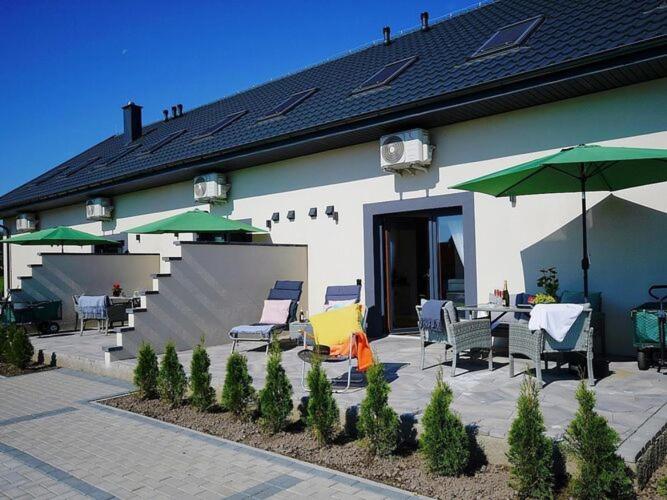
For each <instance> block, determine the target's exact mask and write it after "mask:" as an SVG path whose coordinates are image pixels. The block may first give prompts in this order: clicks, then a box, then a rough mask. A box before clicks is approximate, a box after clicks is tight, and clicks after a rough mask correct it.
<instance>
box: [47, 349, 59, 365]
mask: <svg viewBox="0 0 667 500" xmlns="http://www.w3.org/2000/svg"><path fill="white" fill-rule="evenodd" d="M57 363H58V360H57V358H56V353H55V352H52V353H51V360H50V361H49V366H50V367H51V368H55V367H56V365H57Z"/></svg>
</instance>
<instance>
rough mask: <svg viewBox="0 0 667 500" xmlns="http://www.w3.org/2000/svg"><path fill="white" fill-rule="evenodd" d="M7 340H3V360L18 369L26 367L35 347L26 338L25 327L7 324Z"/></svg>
mask: <svg viewBox="0 0 667 500" xmlns="http://www.w3.org/2000/svg"><path fill="white" fill-rule="evenodd" d="M6 331H7V340H6V341H5V353H4V357H5V361H6V362H7V363H9V364H10V365H14V366H15V367H16V368H18V369H20V370H24V369H25V368H27V367H28V365H29V364H30V362H31V361H32V356H33V354H35V349H34V348H33V346H32V343H31V342H30V339H29V338H28V333H27V332H26V331H25V329H23V328H21V327H19V326H16V325H9V326H7V330H6Z"/></svg>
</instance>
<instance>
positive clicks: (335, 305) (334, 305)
mask: <svg viewBox="0 0 667 500" xmlns="http://www.w3.org/2000/svg"><path fill="white" fill-rule="evenodd" d="M356 303H357V301H356V300H354V299H350V300H330V301H329V303H328V304H324V310H325V311H329V310H331V309H339V308H341V307H347V306H351V305H352V304H356Z"/></svg>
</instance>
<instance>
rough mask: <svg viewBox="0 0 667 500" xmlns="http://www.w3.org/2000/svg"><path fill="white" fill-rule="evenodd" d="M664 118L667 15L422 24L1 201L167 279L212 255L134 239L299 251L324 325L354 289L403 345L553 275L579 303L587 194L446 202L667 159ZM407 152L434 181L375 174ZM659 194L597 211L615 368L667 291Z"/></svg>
mask: <svg viewBox="0 0 667 500" xmlns="http://www.w3.org/2000/svg"><path fill="white" fill-rule="evenodd" d="M665 109H667V7H666V6H665V3H664V2H662V1H661V0H641V1H633V2H627V1H624V0H610V1H602V0H599V1H595V0H593V1H587V2H581V1H578V0H563V1H558V2H556V1H546V0H521V1H509V0H498V1H496V2H490V3H487V4H485V5H483V6H481V7H478V8H475V9H473V10H470V11H466V12H463V13H460V14H458V15H456V16H452V17H451V18H446V19H444V20H440V21H438V22H436V23H430V24H429V21H428V16H424V15H423V16H422V18H421V26H420V27H419V28H417V29H415V30H414V31H411V32H409V33H406V34H403V35H401V36H398V37H392V35H391V33H390V31H388V30H385V32H384V40H383V41H381V42H378V43H376V44H373V45H371V46H369V47H367V48H364V49H362V50H359V51H356V52H354V53H351V54H348V55H345V56H343V57H340V58H337V59H333V60H330V61H327V62H324V63H322V64H319V65H316V66H313V67H311V68H308V69H305V70H303V71H300V72H298V73H295V74H291V75H288V76H285V77H283V78H281V79H278V80H275V81H271V82H269V83H266V84H263V85H260V86H257V87H254V88H252V89H249V90H247V91H243V92H240V93H238V94H235V95H232V96H229V97H226V98H223V99H221V100H219V101H217V102H214V103H211V104H208V105H205V106H202V107H199V108H195V109H192V110H188V109H182V107H181V106H174V107H173V108H172V110H171V111H169V110H167V111H166V112H165V115H164V119H163V120H160V121H157V122H154V123H150V124H148V125H144V124H143V123H142V109H141V107H139V106H137V105H135V104H132V103H130V104H128V105H126V106H124V107H123V120H124V132H123V133H121V134H118V135H113V136H111V137H109V138H108V139H107V140H105V141H103V142H101V143H100V144H97V145H95V146H92V147H91V148H90V149H88V150H86V151H84V152H83V153H81V154H80V155H78V156H76V157H74V158H72V159H71V160H68V161H66V162H65V163H63V164H61V165H59V166H57V167H55V168H54V169H52V170H50V171H48V172H46V173H44V174H43V175H41V176H39V177H37V178H36V179H34V180H32V181H30V182H28V183H27V184H25V185H23V186H20V187H18V188H16V189H15V190H13V191H11V192H9V193H7V194H5V195H4V196H2V198H0V216H2V217H3V218H4V219H5V221H7V222H8V223H9V225H10V227H12V228H15V219H16V217H17V216H19V215H20V214H29V217H34V218H35V219H36V220H38V221H39V225H40V227H49V226H54V225H68V226H72V227H76V228H78V229H81V230H84V231H88V232H93V233H96V234H101V235H106V236H108V237H112V238H117V239H122V240H123V241H124V244H125V245H126V247H125V248H126V250H127V251H128V252H129V253H130V254H131V255H133V254H156V253H158V254H160V256H161V257H163V258H166V257H179V256H180V257H181V259H182V260H181V261H172V264H171V265H172V266H176V265H181V266H183V265H184V262H185V261H186V258H185V256H184V255H182V251H183V249H185V248H186V247H190V248H200V247H198V246H196V245H176V246H175V245H174V241H175V240H176V239H178V240H180V241H184V240H191V239H193V236H192V235H178V236H174V235H160V236H144V235H142V236H141V237H140V238H137V237H135V236H134V235H131V236H130V237H127V235H126V234H125V233H124V231H126V230H127V229H129V228H132V227H135V226H137V225H140V224H143V223H146V222H150V221H153V220H157V219H159V218H163V217H165V216H167V215H171V214H174V213H177V212H180V211H183V210H185V209H189V208H192V207H201V208H203V209H210V210H211V211H212V212H213V213H216V214H220V215H229V216H230V217H232V218H234V219H242V220H247V221H249V222H251V223H252V224H253V225H255V226H260V227H267V228H268V226H270V228H269V232H268V234H267V235H261V236H255V237H254V238H255V240H254V241H255V243H266V242H271V243H274V244H281V245H287V244H289V245H304V246H305V247H307V250H304V252H307V255H306V256H305V257H303V259H307V270H306V271H303V273H307V292H306V297H305V301H304V303H307V304H309V305H308V306H307V307H308V308H309V310H310V312H316V311H318V310H319V307H318V305H319V304H321V303H322V302H323V297H324V290H325V288H326V286H327V285H331V284H350V283H355V282H356V281H357V280H361V282H362V283H363V285H364V298H365V303H366V305H367V306H368V307H369V311H370V318H371V328H372V331H373V332H374V333H375V334H381V333H385V332H394V333H401V332H404V331H409V330H411V329H414V325H415V322H416V317H415V313H414V305H415V304H416V303H417V302H418V301H419V299H420V298H422V297H433V296H442V297H450V298H453V299H455V300H458V301H460V302H464V301H465V302H469V303H472V302H478V301H486V300H487V298H488V294H489V293H490V292H491V291H492V290H494V289H497V288H501V287H502V285H503V282H504V280H507V281H508V283H509V288H510V291H511V292H520V291H524V290H529V291H534V290H536V288H537V287H536V285H535V282H536V279H537V277H538V275H539V269H541V268H543V267H545V266H551V265H553V266H556V267H557V268H558V271H559V275H560V281H561V289H569V290H581V289H582V285H581V276H580V259H581V255H580V248H581V245H580V237H581V236H580V226H579V220H578V216H579V210H580V203H579V195H578V194H569V195H562V194H559V195H544V196H531V197H523V198H519V199H518V200H513V201H512V202H510V201H508V200H507V199H494V198H491V197H488V196H485V195H477V194H472V193H462V192H457V191H453V190H451V189H449V188H448V186H452V185H454V184H456V183H458V182H462V181H464V180H468V179H471V178H474V177H477V176H479V175H482V174H485V173H489V172H492V171H496V170H499V169H501V168H505V167H509V166H512V165H515V164H518V163H520V162H523V161H527V160H530V159H533V158H536V157H539V156H542V155H545V154H548V153H550V152H554V151H557V150H559V149H561V148H563V147H567V146H572V145H576V144H580V143H598V144H606V145H627V146H637V147H654V148H661V147H663V148H664V147H667V115H666V114H665ZM155 111H159V110H151V114H155ZM119 118H120V117H119ZM414 130H417V131H419V130H423V131H426V132H427V135H424V136H422V141H423V144H424V145H425V146H426V147H424V148H419V149H418V153H417V154H422V155H424V158H428V156H429V155H431V156H432V158H431V161H430V164H424V165H422V166H423V167H424V169H423V170H422V169H415V168H410V169H406V170H402V171H401V172H392V171H388V170H383V169H381V161H382V160H381V148H382V147H383V145H384V147H385V149H386V151H385V160H384V161H385V162H391V161H392V159H395V158H396V157H398V155H399V153H400V148H401V147H402V146H406V147H408V148H409V147H410V146H409V145H407V143H404V142H401V141H398V143H397V139H393V138H392V137H399V138H400V137H403V138H405V137H406V136H401V133H403V132H405V131H414ZM419 134H420V133H419V132H413V134H412V137H413V138H414V137H419V136H420V135H419ZM381 139H382V140H383V141H384V142H381ZM397 148H398V149H397ZM411 154H412V153H411ZM426 163H428V162H426ZM414 166H415V165H412V167H414ZM206 174H224V175H225V176H226V181H225V182H227V183H228V184H229V185H230V186H231V189H230V191H229V193H228V196H227V201H226V202H225V203H197V202H195V200H194V198H193V179H195V178H196V177H199V176H201V175H206ZM666 194H667V191H666V186H665V185H664V183H663V184H656V185H652V186H647V187H642V188H635V189H630V190H626V191H623V192H620V193H616V194H614V195H610V194H608V193H593V194H591V195H590V197H589V207H590V209H589V214H588V223H589V224H590V225H591V226H592V227H594V230H593V229H592V230H591V231H590V233H589V234H590V238H591V241H590V243H589V245H590V252H591V262H592V268H591V289H592V290H597V291H600V292H602V294H603V301H604V302H603V303H604V306H603V307H604V311H605V313H606V324H607V328H606V330H607V332H606V336H607V350H608V351H609V352H610V353H613V354H628V353H631V352H632V340H631V335H630V330H629V328H630V326H631V325H630V322H629V316H628V310H629V309H630V308H631V307H632V306H634V305H635V304H638V303H641V302H643V301H645V300H646V290H647V288H648V287H649V285H650V284H652V283H653V282H656V281H667V276H666V275H665V268H664V265H662V264H661V262H662V261H663V260H664V256H662V255H661V252H662V249H663V248H665V242H666V241H665V240H666V238H667V237H666V236H665V235H664V231H663V234H657V231H656V228H657V227H664V225H665V221H666V220H667V196H666ZM100 197H102V198H106V199H109V200H111V201H110V203H111V205H113V218H112V219H111V220H107V221H90V220H87V219H86V210H85V205H86V202H87V200H90V199H94V198H100ZM208 245H209V246H210V247H211V248H215V251H214V252H217V251H222V250H221V249H222V248H227V247H229V246H230V245H228V246H227V247H225V246H224V245H217V246H216V245H215V244H213V243H211V244H208ZM203 246H206V244H203V245H202V247H203ZM231 246H233V245H231ZM238 246H239V247H242V245H238ZM305 247H304V248H305ZM248 248H250V247H248ZM253 248H261V246H257V245H254V246H253ZM284 248H290V247H287V246H286V247H284ZM300 248H302V247H300ZM200 249H201V248H200ZM49 250H50V249H49V248H48V247H47V248H40V247H13V248H12V249H11V262H10V263H9V264H10V265H6V266H5V268H6V269H7V270H11V279H10V280H6V282H7V286H8V287H10V288H19V287H22V286H25V283H22V282H24V280H21V279H20V277H22V276H30V275H31V274H32V273H33V272H35V268H34V267H29V266H32V265H34V264H39V263H40V262H41V259H42V257H41V256H40V255H39V253H40V252H48V251H49ZM98 250H99V251H101V249H98ZM227 250H229V248H227ZM188 251H190V250H188ZM81 252H84V253H86V252H87V253H90V252H91V249H90V248H85V247H84V248H82V249H81ZM210 255H212V257H207V258H211V259H213V260H212V262H211V263H210V265H211V266H215V262H216V257H215V255H216V254H215V253H212V254H210ZM246 255H247V253H246ZM75 257H76V256H73V257H72V258H75ZM54 258H55V257H54ZM193 258H194V257H193ZM226 258H227V257H225V259H226ZM257 258H258V259H260V260H262V259H263V257H257ZM290 258H292V257H290ZM298 259H302V257H298V258H297V260H298ZM303 259H302V260H303ZM52 260H53V259H52ZM174 262H178V264H175V263H174ZM224 262H227V263H228V262H229V261H228V260H225V261H224ZM281 262H282V261H281ZM248 265H249V266H250V267H252V265H251V264H248ZM276 265H283V264H276ZM44 266H45V267H46V265H44ZM74 266H75V267H76V264H74ZM142 266H143V264H141V265H139V267H138V268H137V269H136V271H133V272H132V274H133V275H136V274H137V273H140V272H141V271H140V270H141V269H142V268H143V267H142ZM156 266H157V267H158V268H159V267H160V266H162V269H161V271H160V270H158V272H157V273H156V272H155V268H156ZM165 266H167V267H168V266H169V262H167V261H166V260H164V259H163V261H162V262H161V263H157V264H156V263H155V262H153V263H151V264H150V266H149V267H151V270H150V271H148V272H146V273H145V275H146V278H145V279H148V276H149V274H155V275H156V277H155V280H156V281H159V280H160V277H161V275H162V274H166V273H167V271H170V270H171V269H165ZM94 267H97V266H94ZM200 271H201V270H200ZM6 272H7V271H6ZM191 272H194V271H191ZM202 272H204V273H206V270H205V269H204V271H202ZM299 272H300V273H302V271H299ZM303 273H302V274H303ZM213 275H214V274H211V275H210V276H213ZM105 279H107V280H108V279H110V277H109V278H105ZM142 279H143V278H142ZM202 279H203V280H205V277H202ZM156 285H157V283H156ZM105 286H107V287H108V286H110V285H107V284H106V283H105ZM211 286H212V289H214V288H215V286H214V285H211ZM136 287H141V284H137V285H136ZM144 288H146V286H145V287H144ZM172 288H173V287H172ZM159 291H160V294H161V295H164V293H165V291H166V288H165V287H163V286H162V284H160V285H159ZM171 292H173V293H178V292H177V291H176V290H175V289H173V290H171ZM149 295H150V294H149ZM187 295H188V296H189V299H188V300H190V301H195V302H198V303H201V302H202V301H203V302H204V303H206V302H207V301H208V300H209V299H208V298H207V292H205V291H203V290H189V291H188V292H187ZM263 298H264V297H258V299H263ZM151 300H152V299H151V298H150V297H148V299H147V304H145V309H146V310H147V311H144V312H150V310H151ZM306 301H307V302H306ZM188 304H189V305H187V308H192V307H194V306H192V305H191V304H190V303H188ZM183 307H184V309H182V310H180V311H179V314H182V315H187V314H186V313H187V311H186V310H185V309H186V306H185V305H184V306H183ZM211 307H213V306H212V305H209V308H211ZM220 307H221V308H224V307H225V305H224V304H220ZM165 308H166V306H165ZM175 309H178V307H176V308H175ZM167 312H168V311H165V312H164V314H167ZM137 318H138V317H137ZM188 321H192V322H194V323H196V319H195V318H189V319H188ZM135 327H136V334H137V335H140V334H141V331H140V330H141V328H140V325H138V324H137V323H135ZM184 328H185V327H184ZM197 328H199V327H197ZM201 328H202V329H205V328H211V326H210V325H209V326H206V325H204V326H202V327H201ZM168 330H169V327H168V326H167V325H163V329H162V331H161V332H160V331H159V329H156V330H155V331H156V332H158V333H156V335H165V336H166V335H169V334H168V333H164V332H167V331H168ZM220 339H221V341H222V337H220Z"/></svg>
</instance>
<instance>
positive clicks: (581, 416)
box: [565, 380, 634, 500]
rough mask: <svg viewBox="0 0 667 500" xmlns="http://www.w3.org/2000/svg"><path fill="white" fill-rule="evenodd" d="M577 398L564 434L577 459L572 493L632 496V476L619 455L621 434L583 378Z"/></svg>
mask: <svg viewBox="0 0 667 500" xmlns="http://www.w3.org/2000/svg"><path fill="white" fill-rule="evenodd" d="M576 398H577V401H578V402H579V408H578V410H577V413H576V415H575V416H574V420H572V422H570V425H569V427H568V429H567V431H566V433H565V444H566V450H567V452H568V453H570V455H571V456H572V457H574V459H575V460H576V462H577V466H578V467H577V468H578V471H577V474H576V475H575V476H574V477H573V478H572V481H571V482H570V493H571V494H572V495H573V496H574V497H575V498H578V499H583V500H589V499H590V500H593V499H602V498H632V496H633V494H634V492H633V487H632V479H631V478H630V475H629V474H628V472H627V468H626V466H625V462H623V459H622V458H621V457H619V456H618V455H617V454H616V449H617V448H618V445H619V443H620V438H619V435H618V433H617V432H616V431H615V430H614V429H612V428H611V427H609V424H608V423H607V421H606V420H605V418H604V417H602V416H601V415H598V414H597V413H596V412H595V410H594V408H595V393H594V392H593V391H591V390H589V389H588V388H587V387H586V382H585V381H584V380H582V381H581V383H580V384H579V387H578V388H577V392H576Z"/></svg>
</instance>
